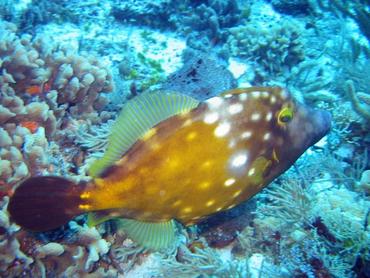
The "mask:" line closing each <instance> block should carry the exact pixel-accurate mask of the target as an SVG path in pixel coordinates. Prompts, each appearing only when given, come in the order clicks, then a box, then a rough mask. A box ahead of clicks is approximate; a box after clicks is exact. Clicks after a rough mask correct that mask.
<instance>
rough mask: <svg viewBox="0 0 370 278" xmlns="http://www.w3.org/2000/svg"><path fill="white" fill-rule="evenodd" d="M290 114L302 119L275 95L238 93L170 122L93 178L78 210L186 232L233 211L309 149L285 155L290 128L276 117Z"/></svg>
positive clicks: (286, 100) (285, 100) (286, 99)
mask: <svg viewBox="0 0 370 278" xmlns="http://www.w3.org/2000/svg"><path fill="white" fill-rule="evenodd" d="M287 107H289V112H290V114H289V115H292V114H293V112H294V113H296V114H297V118H298V119H299V117H300V116H301V115H300V112H299V111H297V107H296V106H295V104H294V103H293V102H292V101H291V100H290V98H289V96H288V95H287V94H286V92H284V91H282V90H280V89H276V88H275V89H271V88H269V89H261V90H256V91H253V90H235V91H234V92H233V94H232V95H230V96H226V97H216V98H213V99H210V100H209V101H207V102H206V103H203V104H200V105H199V106H198V107H197V108H195V109H193V110H192V111H190V112H188V113H186V114H184V115H177V116H174V117H171V118H169V119H167V120H165V121H163V122H161V123H160V124H158V125H157V126H155V127H154V128H152V129H151V130H149V131H148V133H147V134H146V135H144V137H143V138H142V139H140V140H139V141H137V142H136V144H134V145H133V146H132V147H131V148H130V149H129V150H128V151H127V152H126V153H125V154H124V156H123V157H122V158H121V159H120V160H119V161H118V162H116V163H115V164H114V165H112V166H110V167H108V168H107V169H106V170H105V171H104V173H102V175H101V176H100V177H98V178H96V179H95V180H94V185H92V186H91V187H90V188H89V189H88V190H87V191H85V192H84V193H83V194H81V199H82V200H83V203H82V204H81V205H80V208H81V209H82V210H85V211H96V210H107V214H108V215H111V216H122V217H125V218H134V219H137V220H142V221H150V222H160V221H165V220H169V219H177V220H179V221H180V222H182V223H183V224H186V225H190V224H193V223H195V222H197V221H199V220H200V219H202V218H204V217H205V216H207V215H210V214H213V213H216V212H219V211H222V210H226V209H229V208H232V207H234V206H235V205H237V204H239V203H241V202H243V201H245V200H247V199H249V198H250V197H252V196H253V195H255V194H256V193H257V192H259V191H260V190H261V189H262V188H263V187H264V186H266V185H267V184H268V183H269V182H271V180H272V179H273V178H275V177H276V176H278V175H280V174H281V173H282V172H283V171H285V170H286V169H287V168H288V167H289V166H290V165H291V164H292V163H293V162H294V161H295V160H296V159H297V158H298V157H299V155H300V154H301V153H302V152H303V151H304V150H305V149H306V148H307V145H303V144H302V146H298V147H299V148H297V150H295V149H292V150H291V152H290V153H288V154H285V152H286V150H284V148H287V146H286V145H285V143H287V144H289V143H290V140H291V138H289V136H290V133H289V126H288V123H284V122H283V121H282V120H279V119H278V118H279V117H281V114H282V111H284V109H287ZM281 119H283V118H282V117H281ZM304 120H305V121H306V122H307V119H304ZM300 121H302V119H300ZM301 123H303V122H299V124H301ZM296 124H297V123H296ZM298 139H299V138H297V140H298ZM305 144H306V143H305Z"/></svg>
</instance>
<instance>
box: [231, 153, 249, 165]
mask: <svg viewBox="0 0 370 278" xmlns="http://www.w3.org/2000/svg"><path fill="white" fill-rule="evenodd" d="M247 160H248V154H247V153H246V152H241V153H238V154H236V155H234V156H233V157H232V158H231V166H232V167H235V168H238V167H241V166H243V165H244V164H245V163H246V162H247Z"/></svg>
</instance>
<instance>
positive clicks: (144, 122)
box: [89, 92, 199, 177]
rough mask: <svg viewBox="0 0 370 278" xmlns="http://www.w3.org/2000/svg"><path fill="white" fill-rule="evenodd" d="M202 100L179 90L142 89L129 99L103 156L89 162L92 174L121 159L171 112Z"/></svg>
mask: <svg viewBox="0 0 370 278" xmlns="http://www.w3.org/2000/svg"><path fill="white" fill-rule="evenodd" d="M198 104H199V101H197V100H195V99H193V98H191V97H189V96H186V95H181V94H177V93H169V92H152V93H143V94H141V95H139V96H137V97H135V98H133V99H132V100H130V101H129V102H128V103H126V104H125V105H124V106H123V108H122V111H121V113H120V115H119V116H118V118H117V120H116V122H115V123H114V124H113V126H112V130H111V134H110V135H109V137H108V146H107V149H106V151H105V153H104V155H103V157H102V158H100V159H97V160H96V161H94V162H93V164H92V165H91V166H90V169H89V174H90V175H91V176H92V177H98V176H99V175H100V174H101V173H102V171H103V170H104V169H105V168H106V167H108V166H110V165H112V164H113V163H114V162H116V161H118V160H119V159H120V158H121V157H122V155H123V154H124V153H125V152H126V151H127V150H128V149H129V148H130V147H131V146H132V145H133V144H134V143H135V142H136V141H137V140H138V139H139V138H141V137H142V136H143V135H144V134H145V133H146V132H147V131H148V130H149V129H150V128H152V127H153V126H155V125H157V124H158V123H160V122H161V121H163V120H166V119H168V118H169V117H171V116H174V115H177V114H180V113H184V112H187V111H190V110H192V109H193V108H195V107H197V106H198Z"/></svg>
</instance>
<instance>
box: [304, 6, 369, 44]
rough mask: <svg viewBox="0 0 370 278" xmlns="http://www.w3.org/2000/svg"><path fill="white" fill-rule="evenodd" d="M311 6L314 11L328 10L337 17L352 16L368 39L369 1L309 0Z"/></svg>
mask: <svg viewBox="0 0 370 278" xmlns="http://www.w3.org/2000/svg"><path fill="white" fill-rule="evenodd" d="M308 2H309V4H310V5H311V7H312V8H313V9H314V10H316V11H330V12H332V13H334V14H335V15H336V16H337V17H339V18H341V17H343V16H345V17H350V18H352V19H353V20H354V21H355V22H356V23H357V24H358V26H359V28H360V30H361V31H362V33H363V34H364V35H365V36H366V37H367V39H370V12H369V2H368V1H366V0H355V1H346V0H332V1H327V0H310V1H308Z"/></svg>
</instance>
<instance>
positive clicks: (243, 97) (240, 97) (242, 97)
mask: <svg viewBox="0 0 370 278" xmlns="http://www.w3.org/2000/svg"><path fill="white" fill-rule="evenodd" d="M239 99H240V100H241V101H246V100H247V99H248V94H247V93H244V94H240V95H239Z"/></svg>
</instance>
